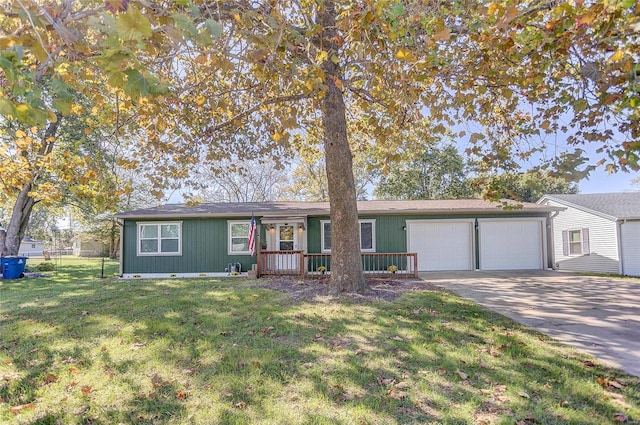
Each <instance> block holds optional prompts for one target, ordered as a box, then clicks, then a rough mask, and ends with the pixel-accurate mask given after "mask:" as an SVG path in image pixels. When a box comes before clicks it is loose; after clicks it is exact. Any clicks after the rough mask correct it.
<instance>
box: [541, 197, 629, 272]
mask: <svg viewBox="0 0 640 425" xmlns="http://www.w3.org/2000/svg"><path fill="white" fill-rule="evenodd" d="M538 204H540V205H545V206H548V207H558V208H563V210H561V211H558V212H557V213H554V215H553V223H552V225H553V240H554V243H553V254H554V257H555V259H554V262H555V264H554V266H555V268H557V269H558V270H568V271H584V272H596V273H612V274H622V275H628V276H640V192H626V193H594V194H576V195H545V196H543V197H542V198H540V200H539V201H538Z"/></svg>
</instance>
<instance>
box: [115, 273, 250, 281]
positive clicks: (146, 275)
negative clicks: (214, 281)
mask: <svg viewBox="0 0 640 425" xmlns="http://www.w3.org/2000/svg"><path fill="white" fill-rule="evenodd" d="M206 277H247V273H246V272H245V273H240V274H239V275H236V276H231V275H229V273H226V272H225V273H221V272H206V273H125V274H123V275H121V276H120V279H193V278H206Z"/></svg>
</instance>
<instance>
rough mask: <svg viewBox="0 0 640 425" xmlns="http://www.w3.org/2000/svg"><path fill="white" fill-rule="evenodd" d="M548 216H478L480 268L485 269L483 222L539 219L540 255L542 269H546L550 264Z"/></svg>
mask: <svg viewBox="0 0 640 425" xmlns="http://www.w3.org/2000/svg"><path fill="white" fill-rule="evenodd" d="M546 220H547V218H546V217H495V218H493V217H492V218H478V243H479V246H478V247H479V249H480V255H479V258H478V260H479V264H478V265H479V266H480V268H479V270H484V268H483V264H482V246H481V245H482V229H481V226H480V224H481V223H482V222H488V221H502V222H506V221H538V222H539V224H540V229H539V231H540V236H541V240H540V243H541V245H542V246H541V252H540V254H541V255H542V256H541V257H540V260H541V263H542V267H541V270H545V269H546V268H547V264H548V256H549V252H548V250H547V232H546V225H545V222H546Z"/></svg>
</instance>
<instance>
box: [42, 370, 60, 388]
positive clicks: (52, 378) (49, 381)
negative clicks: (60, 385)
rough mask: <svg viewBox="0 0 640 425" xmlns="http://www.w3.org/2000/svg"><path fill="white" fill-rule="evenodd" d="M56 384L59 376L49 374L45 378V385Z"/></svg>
mask: <svg viewBox="0 0 640 425" xmlns="http://www.w3.org/2000/svg"><path fill="white" fill-rule="evenodd" d="M54 382H58V375H54V374H52V373H49V374H47V376H45V377H44V383H45V385H49V384H53V383H54Z"/></svg>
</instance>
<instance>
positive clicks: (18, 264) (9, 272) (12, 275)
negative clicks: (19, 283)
mask: <svg viewBox="0 0 640 425" xmlns="http://www.w3.org/2000/svg"><path fill="white" fill-rule="evenodd" d="M26 265H27V257H2V278H3V279H18V278H20V277H22V274H23V273H24V267H25V266H26Z"/></svg>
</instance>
